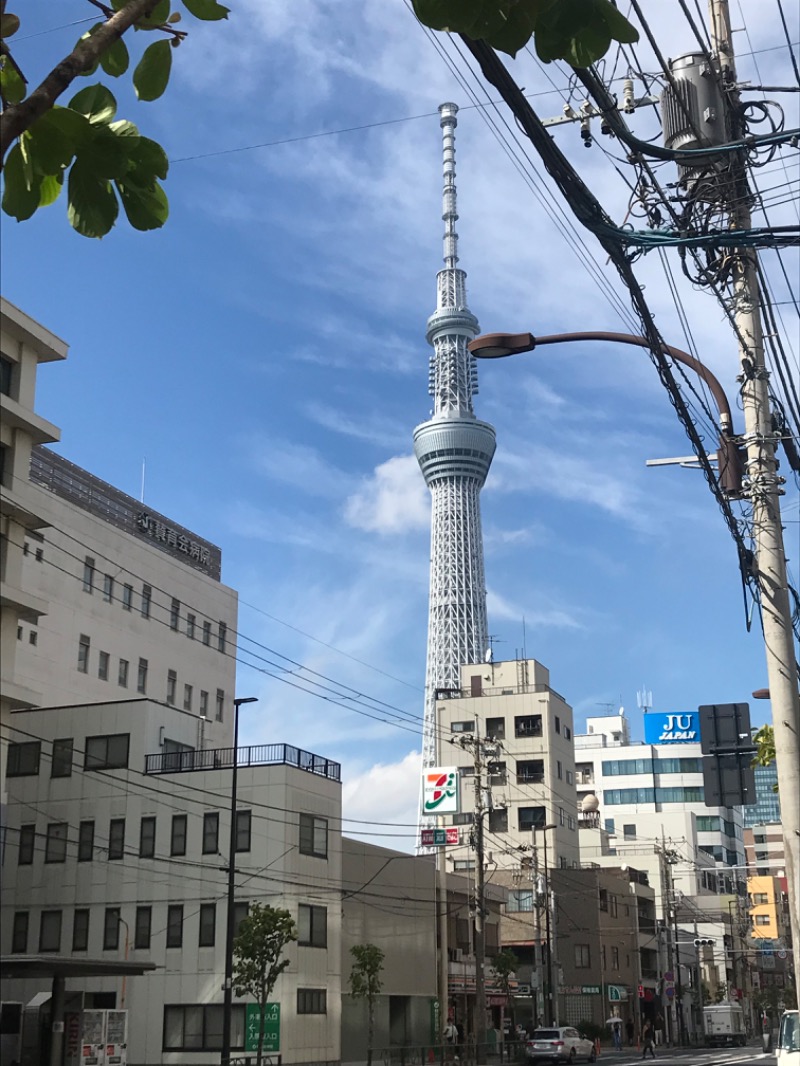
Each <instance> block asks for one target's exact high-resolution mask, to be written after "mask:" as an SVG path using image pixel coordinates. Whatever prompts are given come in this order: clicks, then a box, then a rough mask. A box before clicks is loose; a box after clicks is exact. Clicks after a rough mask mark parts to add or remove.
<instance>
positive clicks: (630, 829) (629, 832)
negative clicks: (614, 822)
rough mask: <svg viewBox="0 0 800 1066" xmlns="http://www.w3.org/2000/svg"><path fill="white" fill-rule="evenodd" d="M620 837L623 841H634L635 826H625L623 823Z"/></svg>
mask: <svg viewBox="0 0 800 1066" xmlns="http://www.w3.org/2000/svg"><path fill="white" fill-rule="evenodd" d="M622 836H623V838H624V839H625V840H635V839H636V825H635V823H633V824H629V825H625V824H624V823H623V826H622Z"/></svg>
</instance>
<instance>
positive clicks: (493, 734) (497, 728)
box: [486, 718, 506, 740]
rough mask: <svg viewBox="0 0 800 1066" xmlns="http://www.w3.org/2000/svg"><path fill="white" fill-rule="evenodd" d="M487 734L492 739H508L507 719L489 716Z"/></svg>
mask: <svg viewBox="0 0 800 1066" xmlns="http://www.w3.org/2000/svg"><path fill="white" fill-rule="evenodd" d="M486 736H487V737H488V738H489V739H490V740H505V739H506V720H505V718H487V719H486Z"/></svg>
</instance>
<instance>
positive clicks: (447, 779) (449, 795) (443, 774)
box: [422, 766, 459, 814]
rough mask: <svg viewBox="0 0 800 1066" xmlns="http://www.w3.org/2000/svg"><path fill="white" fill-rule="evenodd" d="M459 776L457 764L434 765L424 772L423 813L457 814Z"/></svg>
mask: <svg viewBox="0 0 800 1066" xmlns="http://www.w3.org/2000/svg"><path fill="white" fill-rule="evenodd" d="M458 786H459V777H458V768H457V767H455V766H446V767H441V766H432V767H430V768H429V769H428V770H425V771H423V774H422V813H423V814H457V813H458V809H459V787H458Z"/></svg>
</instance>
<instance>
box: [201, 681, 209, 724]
mask: <svg viewBox="0 0 800 1066" xmlns="http://www.w3.org/2000/svg"><path fill="white" fill-rule="evenodd" d="M200 717H201V718H208V693H207V692H206V691H205V689H202V688H201V689H200Z"/></svg>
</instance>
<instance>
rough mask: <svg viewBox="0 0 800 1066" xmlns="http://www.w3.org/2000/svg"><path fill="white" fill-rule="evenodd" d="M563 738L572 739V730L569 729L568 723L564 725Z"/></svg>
mask: <svg viewBox="0 0 800 1066" xmlns="http://www.w3.org/2000/svg"><path fill="white" fill-rule="evenodd" d="M564 739H565V740H572V730H571V729H570V727H569V726H568V725H565V726H564Z"/></svg>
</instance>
